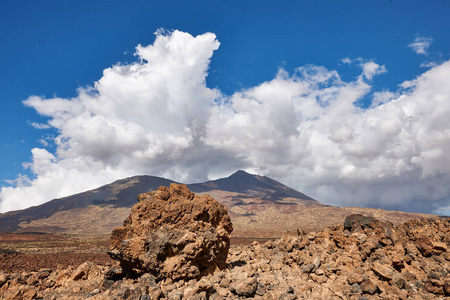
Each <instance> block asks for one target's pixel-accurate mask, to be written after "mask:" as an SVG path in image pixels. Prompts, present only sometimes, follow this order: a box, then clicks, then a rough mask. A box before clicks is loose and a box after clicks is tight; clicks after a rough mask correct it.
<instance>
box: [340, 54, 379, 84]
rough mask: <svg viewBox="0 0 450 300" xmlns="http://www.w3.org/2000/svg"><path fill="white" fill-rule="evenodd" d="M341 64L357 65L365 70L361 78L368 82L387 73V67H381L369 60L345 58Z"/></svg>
mask: <svg viewBox="0 0 450 300" xmlns="http://www.w3.org/2000/svg"><path fill="white" fill-rule="evenodd" d="M341 62H342V63H344V64H348V65H352V64H353V63H356V64H357V65H358V66H359V67H360V68H362V70H363V73H362V74H361V75H360V76H364V77H365V78H366V79H367V80H372V78H373V76H375V75H379V74H383V73H386V72H387V69H386V66H384V65H382V66H380V65H379V64H377V63H375V62H374V61H373V60H367V59H363V58H361V57H358V58H355V59H351V58H349V57H345V58H343V59H341Z"/></svg>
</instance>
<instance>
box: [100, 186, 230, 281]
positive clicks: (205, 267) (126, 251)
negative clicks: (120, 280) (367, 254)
mask: <svg viewBox="0 0 450 300" xmlns="http://www.w3.org/2000/svg"><path fill="white" fill-rule="evenodd" d="M138 201H139V202H138V203H137V204H135V205H134V206H133V207H132V209H131V212H130V215H129V217H128V218H127V219H126V220H125V222H124V224H123V226H122V227H116V228H115V229H114V230H113V232H112V235H111V244H110V248H109V251H108V253H109V255H110V256H111V257H112V258H113V259H116V260H118V261H119V262H120V265H121V267H122V269H123V271H124V272H125V273H126V274H128V275H129V276H139V275H142V274H144V273H151V274H152V275H153V276H155V278H156V279H157V280H163V279H169V278H170V280H181V279H183V280H188V279H193V278H196V279H198V278H199V277H201V276H203V275H205V274H208V273H211V272H212V271H214V270H215V269H216V268H217V267H219V268H223V267H224V266H225V263H226V259H227V255H228V250H229V247H230V233H231V232H232V230H233V227H232V224H231V220H230V217H229V216H228V213H227V209H226V208H225V207H224V206H223V205H222V204H220V203H219V202H217V201H216V200H215V199H213V198H212V197H210V196H209V195H203V196H200V195H196V194H194V193H193V192H191V191H190V190H189V189H188V188H187V186H186V185H184V184H171V185H170V188H167V187H160V188H159V189H158V190H157V191H155V192H149V193H145V194H141V195H139V196H138Z"/></svg>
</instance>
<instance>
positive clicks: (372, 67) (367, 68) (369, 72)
mask: <svg viewBox="0 0 450 300" xmlns="http://www.w3.org/2000/svg"><path fill="white" fill-rule="evenodd" d="M362 69H363V74H364V76H365V77H366V78H367V79H368V80H372V78H373V76H375V75H379V74H383V73H386V72H387V70H386V67H385V66H380V65H379V64H377V63H374V62H373V61H368V62H364V63H363V64H362Z"/></svg>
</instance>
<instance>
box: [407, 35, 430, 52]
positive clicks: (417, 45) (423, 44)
mask: <svg viewBox="0 0 450 300" xmlns="http://www.w3.org/2000/svg"><path fill="white" fill-rule="evenodd" d="M432 42H433V38H431V37H420V36H417V37H416V38H415V39H414V42H412V43H410V44H408V47H410V48H411V49H413V51H414V52H416V53H417V54H423V55H427V54H428V53H427V51H428V48H429V47H430V45H431V43H432Z"/></svg>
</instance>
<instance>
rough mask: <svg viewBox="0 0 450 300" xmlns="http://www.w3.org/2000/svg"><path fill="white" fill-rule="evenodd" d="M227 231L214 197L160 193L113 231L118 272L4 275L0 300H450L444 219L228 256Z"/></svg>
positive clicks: (287, 241) (307, 236) (340, 229)
mask: <svg viewBox="0 0 450 300" xmlns="http://www.w3.org/2000/svg"><path fill="white" fill-rule="evenodd" d="M231 230H232V225H231V222H230V218H229V216H228V214H227V211H226V209H225V208H224V206H223V205H222V204H220V203H218V202H217V201H215V200H214V199H213V198H211V197H209V196H198V195H195V194H193V193H192V192H190V191H189V190H188V189H187V187H186V186H185V185H176V184H173V185H171V186H170V188H165V187H162V188H160V189H159V190H158V191H156V192H151V193H146V194H141V195H140V196H139V203H137V204H136V205H135V206H134V207H133V208H132V210H131V213H130V216H129V217H128V218H127V219H126V220H125V222H124V225H123V226H121V227H117V228H116V229H114V231H113V234H112V237H111V245H110V247H109V250H108V253H109V254H110V255H111V257H113V258H114V259H116V260H118V262H117V263H115V264H114V265H111V264H109V263H108V262H106V263H101V262H100V263H99V261H95V259H94V261H91V262H89V261H87V262H83V263H81V264H79V265H71V266H69V267H67V265H65V264H61V265H59V266H58V267H57V268H56V269H52V268H49V267H48V266H46V267H44V268H39V269H38V268H37V267H38V266H35V267H34V268H30V266H28V268H23V269H21V271H20V272H18V271H17V270H18V269H15V270H13V269H2V271H0V299H52V300H53V299H111V300H112V299H136V300H138V299H139V300H144V299H246V298H253V299H359V300H364V299H450V250H449V249H450V248H449V247H450V219H449V218H447V219H446V218H435V219H422V220H418V219H416V220H410V221H408V222H406V223H403V224H401V225H393V224H392V223H389V222H382V221H379V220H377V219H375V218H373V217H366V216H363V215H360V214H356V215H351V216H349V217H347V218H346V220H345V222H344V224H341V225H338V226H334V227H327V228H326V229H325V230H321V231H316V232H309V233H305V232H303V231H301V230H299V231H298V232H297V234H296V235H295V236H285V237H283V238H281V239H277V240H272V241H268V242H265V243H259V242H256V241H255V242H253V243H251V244H250V245H241V246H232V247H230V233H231ZM84 243H85V244H83V243H82V245H92V244H95V243H92V241H91V242H88V241H84ZM77 245H78V242H77ZM66 246H67V245H66ZM66 248H67V249H71V247H66ZM85 248H86V247H83V246H82V247H80V248H78V249H80V252H79V253H77V252H69V254H71V255H75V254H82V252H83V249H85ZM16 249H17V250H18V249H21V248H20V247H16ZM72 250H73V249H72ZM11 251H15V250H14V249H7V250H5V251H3V252H4V253H3V254H2V255H5V256H4V257H8V255H10V256H9V257H11V255H15V253H10V252H11ZM105 251H106V249H105ZM27 254H28V255H31V254H32V253H27ZM85 254H87V253H85ZM97 254H101V253H97ZM47 255H54V257H55V260H56V258H57V257H58V256H57V255H58V254H57V253H53V254H52V253H50V254H49V253H47ZM29 258H30V259H31V258H32V257H29ZM85 258H88V257H87V256H86V257H85ZM6 264H8V263H7V262H6ZM49 265H51V264H49Z"/></svg>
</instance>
